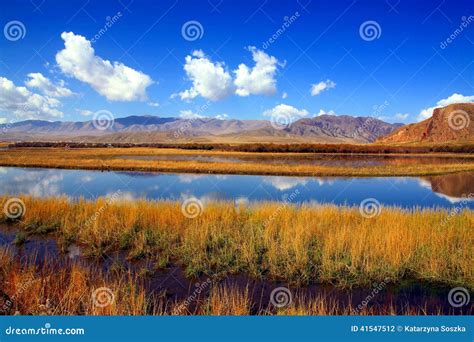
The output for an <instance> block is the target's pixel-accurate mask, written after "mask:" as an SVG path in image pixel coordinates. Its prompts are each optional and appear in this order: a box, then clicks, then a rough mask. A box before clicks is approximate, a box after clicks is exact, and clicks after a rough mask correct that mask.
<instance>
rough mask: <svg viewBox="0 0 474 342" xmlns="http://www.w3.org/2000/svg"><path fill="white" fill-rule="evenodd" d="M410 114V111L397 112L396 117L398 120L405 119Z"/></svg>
mask: <svg viewBox="0 0 474 342" xmlns="http://www.w3.org/2000/svg"><path fill="white" fill-rule="evenodd" d="M409 115H410V114H408V113H397V114H395V119H397V120H405V119H406V118H408V116H409Z"/></svg>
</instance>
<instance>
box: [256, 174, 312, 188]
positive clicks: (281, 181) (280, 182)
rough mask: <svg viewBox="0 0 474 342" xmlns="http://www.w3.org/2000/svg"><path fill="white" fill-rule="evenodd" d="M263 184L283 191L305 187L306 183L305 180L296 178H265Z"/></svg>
mask: <svg viewBox="0 0 474 342" xmlns="http://www.w3.org/2000/svg"><path fill="white" fill-rule="evenodd" d="M263 182H264V183H266V184H270V185H271V186H273V187H274V188H276V189H278V190H280V191H285V190H289V189H291V188H294V187H296V186H299V185H305V184H306V183H308V180H307V179H304V178H297V177H279V176H276V177H275V176H274V177H265V178H264V180H263Z"/></svg>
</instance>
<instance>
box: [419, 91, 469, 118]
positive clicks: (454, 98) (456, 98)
mask: <svg viewBox="0 0 474 342" xmlns="http://www.w3.org/2000/svg"><path fill="white" fill-rule="evenodd" d="M471 102H474V95H471V96H464V95H462V94H458V93H454V94H453V95H451V96H449V97H448V98H446V99H442V100H439V101H438V102H437V103H436V106H434V107H430V108H426V109H423V110H422V111H421V112H420V114H419V115H418V120H420V121H421V120H425V119H428V118H429V117H431V116H432V115H433V110H434V109H435V108H438V107H444V106H447V105H450V104H453V103H471Z"/></svg>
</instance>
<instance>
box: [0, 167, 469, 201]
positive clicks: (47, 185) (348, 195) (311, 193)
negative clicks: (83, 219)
mask: <svg viewBox="0 0 474 342" xmlns="http://www.w3.org/2000/svg"><path fill="white" fill-rule="evenodd" d="M118 190H120V196H122V197H124V198H129V199H136V198H147V199H169V200H183V199H186V198H189V197H197V198H199V199H200V200H202V201H208V200H235V201H239V202H246V201H249V202H252V201H262V200H267V201H282V200H285V199H286V198H288V197H289V196H290V195H292V196H291V197H290V198H293V202H312V201H313V202H319V203H334V204H347V205H359V203H360V202H361V201H362V200H364V199H366V198H369V197H371V198H376V199H377V200H378V201H379V202H380V203H382V204H385V205H396V206H401V207H405V208H411V207H415V206H419V207H435V206H439V207H448V208H450V207H453V206H455V205H456V206H461V207H462V208H470V209H474V201H473V200H472V199H471V200H464V201H463V197H466V196H468V195H469V194H471V197H472V196H473V194H474V173H460V174H453V175H446V176H436V177H423V178H419V177H418V178H417V177H385V178H315V177H281V176H241V175H195V174H160V173H136V172H100V171H84V170H58V169H24V168H10V167H0V193H1V194H12V195H13V194H20V193H21V194H30V195H33V196H40V197H46V196H58V195H64V196H69V197H72V198H77V197H85V198H88V199H93V198H96V197H99V196H112V195H114V194H116V192H117V191H118Z"/></svg>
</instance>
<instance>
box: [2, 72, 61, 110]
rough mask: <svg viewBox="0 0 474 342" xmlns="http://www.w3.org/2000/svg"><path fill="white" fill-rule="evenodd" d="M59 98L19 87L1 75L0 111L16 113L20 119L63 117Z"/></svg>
mask: <svg viewBox="0 0 474 342" xmlns="http://www.w3.org/2000/svg"><path fill="white" fill-rule="evenodd" d="M60 105H61V102H60V101H59V100H58V99H55V98H52V97H49V96H43V95H40V94H36V93H33V92H31V91H30V90H28V89H27V88H26V87H17V86H16V85H15V84H14V83H13V82H12V81H10V80H9V79H7V78H5V77H0V111H2V112H4V113H6V114H10V113H11V114H14V115H15V116H16V117H17V118H19V119H50V118H61V117H63V115H64V114H63V113H62V112H61V111H59V110H58V109H57V108H58V107H59V106H60Z"/></svg>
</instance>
